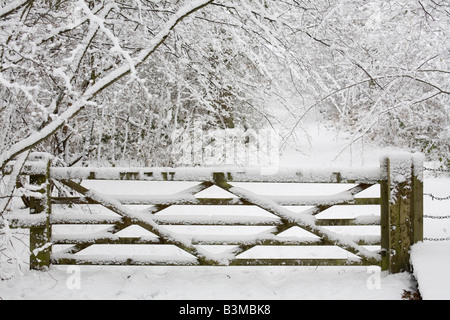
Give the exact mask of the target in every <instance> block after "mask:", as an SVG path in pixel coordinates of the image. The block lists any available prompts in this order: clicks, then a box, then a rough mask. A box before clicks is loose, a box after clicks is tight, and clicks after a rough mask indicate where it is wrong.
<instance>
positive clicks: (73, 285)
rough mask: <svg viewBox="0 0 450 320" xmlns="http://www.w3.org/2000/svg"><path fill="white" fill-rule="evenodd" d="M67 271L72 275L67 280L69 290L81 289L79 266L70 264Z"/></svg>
mask: <svg viewBox="0 0 450 320" xmlns="http://www.w3.org/2000/svg"><path fill="white" fill-rule="evenodd" d="M66 273H68V274H70V276H69V277H68V278H67V280H66V286H67V288H68V289H69V290H79V289H81V270H80V267H78V266H69V267H68V268H67V270H66Z"/></svg>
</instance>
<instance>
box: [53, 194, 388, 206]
mask: <svg viewBox="0 0 450 320" xmlns="http://www.w3.org/2000/svg"><path fill="white" fill-rule="evenodd" d="M264 197H265V198H266V199H270V200H271V201H274V202H276V203H278V204H279V205H282V206H322V205H347V204H355V205H366V204H367V205H369V204H380V198H354V197H353V196H352V195H351V194H349V193H342V194H337V195H328V196H270V195H265V196H264ZM110 198H112V199H114V200H116V201H119V202H120V203H121V204H123V205H154V206H156V205H167V206H172V205H199V206H204V205H223V206H242V205H251V206H254V204H253V203H250V202H248V201H243V200H240V199H224V198H196V197H195V196H193V195H179V196H117V195H116V196H110ZM51 202H52V204H96V202H95V201H93V200H91V199H88V198H85V197H54V198H51Z"/></svg>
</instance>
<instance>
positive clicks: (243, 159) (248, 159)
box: [174, 127, 280, 174]
mask: <svg viewBox="0 0 450 320" xmlns="http://www.w3.org/2000/svg"><path fill="white" fill-rule="evenodd" d="M175 139H176V140H177V142H178V145H180V148H179V149H177V150H174V152H176V153H177V159H178V162H179V163H178V165H186V166H203V167H211V166H239V167H258V168H261V169H265V170H266V171H273V170H275V172H276V170H278V167H279V163H280V156H279V154H280V138H279V134H278V133H277V132H276V131H274V130H269V129H261V130H253V129H248V130H244V129H225V130H202V129H200V128H198V127H197V128H195V129H193V130H190V131H189V132H182V133H179V132H176V133H175V134H174V140H175ZM267 174H269V172H268V173H267Z"/></svg>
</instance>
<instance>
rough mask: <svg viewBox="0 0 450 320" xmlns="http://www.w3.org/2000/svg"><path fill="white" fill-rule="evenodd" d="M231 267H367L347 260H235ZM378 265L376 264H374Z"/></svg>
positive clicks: (355, 261)
mask: <svg viewBox="0 0 450 320" xmlns="http://www.w3.org/2000/svg"><path fill="white" fill-rule="evenodd" d="M230 265H231V266H369V265H374V264H373V263H368V262H367V261H364V260H347V259H235V260H233V261H232V262H231V263H230ZM375 265H378V264H375Z"/></svg>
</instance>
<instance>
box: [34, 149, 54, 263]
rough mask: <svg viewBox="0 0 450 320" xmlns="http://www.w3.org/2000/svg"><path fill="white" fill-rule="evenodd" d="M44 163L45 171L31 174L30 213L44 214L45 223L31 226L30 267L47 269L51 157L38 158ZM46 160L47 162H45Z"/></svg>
mask: <svg viewBox="0 0 450 320" xmlns="http://www.w3.org/2000/svg"><path fill="white" fill-rule="evenodd" d="M38 160H40V161H39V162H37V163H39V165H41V163H43V164H44V166H45V167H44V169H45V173H44V174H35V175H30V185H31V189H32V190H31V191H32V195H31V197H30V214H44V215H45V216H46V219H45V224H44V225H40V226H36V227H31V228H30V269H32V270H40V271H45V270H47V269H48V267H49V266H50V254H51V248H52V246H51V224H50V214H51V203H50V190H51V187H50V159H49V158H44V159H38ZM44 161H45V162H44Z"/></svg>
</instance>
